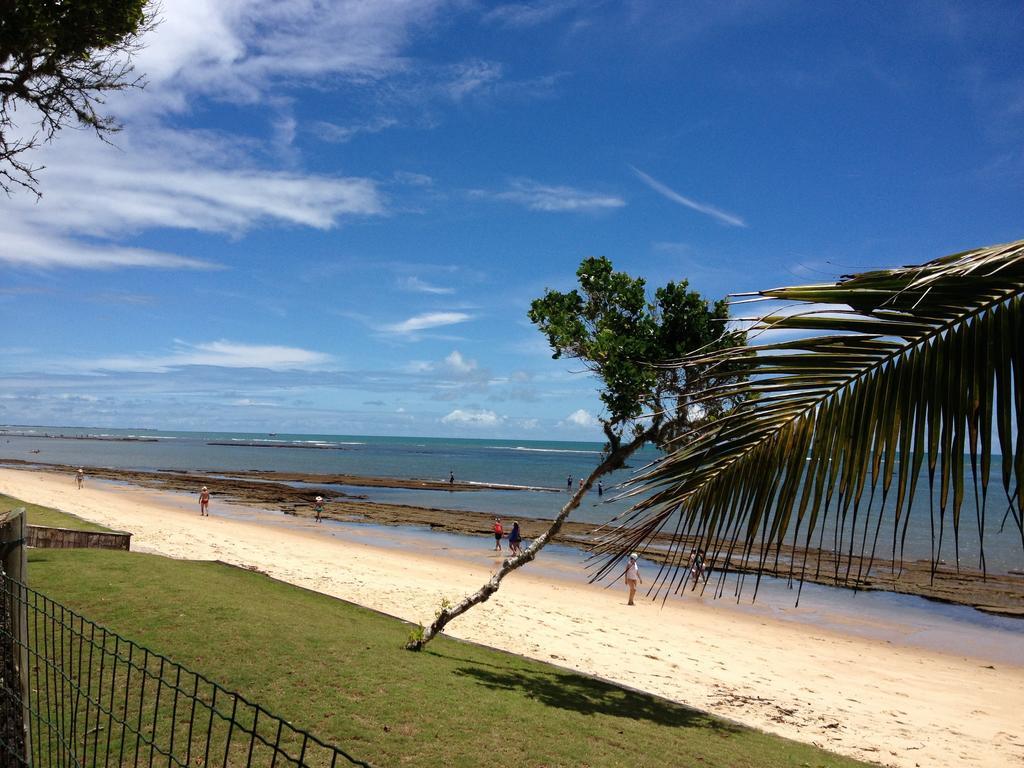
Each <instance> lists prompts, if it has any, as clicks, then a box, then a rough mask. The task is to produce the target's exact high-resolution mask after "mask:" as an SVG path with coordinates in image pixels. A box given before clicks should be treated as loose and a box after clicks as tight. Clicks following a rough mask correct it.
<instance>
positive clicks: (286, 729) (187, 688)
mask: <svg viewBox="0 0 1024 768" xmlns="http://www.w3.org/2000/svg"><path fill="white" fill-rule="evenodd" d="M0 587H2V589H0V653H2V655H3V662H0V699H2V700H0V717H3V723H2V724H0V768H8V766H11V767H12V768H13V766H24V765H30V766H37V767H39V768H44V767H45V768H50V767H54V768H65V767H66V768H78V767H82V768H84V767H85V766H92V767H93V768H95V766H99V765H102V766H104V768H108V766H119V767H120V766H128V765H131V766H139V765H145V766H153V765H159V766H164V765H166V766H168V768H171V767H172V766H182V767H183V768H184V766H189V767H190V768H211V767H212V766H224V767H225V768H226V767H227V766H232V767H234V766H269V768H277V766H281V768H285V767H286V766H295V767H296V768H302V767H304V766H309V767H310V768H337V766H339V765H361V766H366V765H368V764H367V763H364V762H362V761H360V760H357V759H356V758H354V757H352V756H351V755H348V754H347V753H345V752H344V751H342V750H341V749H339V748H337V747H334V746H331V745H330V744H327V743H325V742H323V741H321V740H320V739H318V738H316V737H315V736H312V735H310V734H309V733H307V732H305V731H303V730H300V729H298V728H295V727H293V726H292V725H290V724H289V723H287V722H286V721H284V720H282V719H281V718H279V717H276V716H275V715H273V714H271V713H270V712H268V711H267V710H265V709H264V708H263V707H261V706H259V705H258V704H253V703H252V702H250V701H247V700H246V699H245V698H244V697H242V696H240V695H239V694H237V693H232V692H231V691H228V690H226V689H224V688H222V687H221V686H220V685H218V684H217V683H215V682H213V681H211V680H208V679H207V678H206V677H204V676H203V675H200V674H198V673H196V672H193V671H191V670H189V669H187V668H185V667H183V666H181V665H180V664H176V663H175V662H173V661H171V660H170V659H168V658H166V657H164V656H160V655H159V654H156V653H153V652H151V651H149V650H147V649H145V648H143V647H141V646H139V645H136V644H135V643H133V642H132V641H130V640H126V639H125V638H123V637H120V636H119V635H116V634H114V633H113V632H111V631H109V630H107V629H105V628H104V627H101V626H99V625H97V624H95V623H93V622H91V621H89V620H88V619H86V618H84V617H82V616H80V615H79V614H77V613H75V612H74V611H71V610H69V609H68V608H65V607H64V606H63V605H61V604H59V603H56V602H54V601H53V600H50V599H49V598H48V597H46V596H45V595H43V594H41V593H39V592H36V591H34V590H32V589H29V588H28V587H26V586H25V585H24V584H22V583H20V582H18V581H15V580H13V579H10V578H8V577H7V576H6V575H5V574H3V573H2V572H0ZM19 611H20V612H21V616H22V618H23V619H25V620H26V623H27V628H28V631H27V633H26V632H22V633H21V637H22V639H19V637H18V633H17V632H13V631H12V624H13V623H16V622H12V617H14V616H16V615H17V612H19ZM26 636H27V639H24V638H26ZM18 654H24V655H23V656H22V658H23V659H26V658H27V663H25V664H24V672H23V674H25V675H26V677H27V679H25V680H23V681H21V680H19V679H18V677H17V670H16V668H17V667H18V666H19V665H17V664H15V662H14V661H13V660H14V659H16V658H17V655H18Z"/></svg>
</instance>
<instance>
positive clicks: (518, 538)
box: [508, 522, 523, 555]
mask: <svg viewBox="0 0 1024 768" xmlns="http://www.w3.org/2000/svg"><path fill="white" fill-rule="evenodd" d="M522 540H523V534H521V533H520V532H519V523H518V522H513V523H512V530H511V531H509V533H508V551H509V552H511V553H512V554H513V555H518V554H519V553H520V552H522V551H523V550H522V547H520V546H519V545H520V543H521V542H522Z"/></svg>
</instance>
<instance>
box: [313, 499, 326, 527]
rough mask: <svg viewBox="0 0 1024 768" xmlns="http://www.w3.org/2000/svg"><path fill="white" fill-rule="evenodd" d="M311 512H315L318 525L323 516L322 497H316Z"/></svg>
mask: <svg viewBox="0 0 1024 768" xmlns="http://www.w3.org/2000/svg"><path fill="white" fill-rule="evenodd" d="M313 511H314V512H316V521H317V522H318V523H319V522H321V521H322V520H323V516H324V497H323V496H317V497H316V502H315V503H314V504H313Z"/></svg>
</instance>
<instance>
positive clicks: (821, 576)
mask: <svg viewBox="0 0 1024 768" xmlns="http://www.w3.org/2000/svg"><path fill="white" fill-rule="evenodd" d="M0 466H10V467H12V468H23V469H31V470H37V471H48V472H66V473H69V474H70V473H73V472H74V471H75V470H76V469H77V466H71V465H63V464H46V463H43V462H31V461H24V460H20V459H4V460H0ZM86 475H87V477H90V476H91V477H97V478H103V479H107V480H114V481H119V482H127V483H130V484H133V485H138V486H143V487H147V488H156V489H160V490H172V491H180V492H186V493H195V492H196V491H197V489H198V488H199V487H201V486H202V485H208V486H210V488H211V491H212V494H213V496H214V497H215V498H219V499H220V500H222V501H226V502H228V503H238V504H244V505H247V506H256V507H261V508H264V509H269V510H274V511H278V512H283V513H284V514H287V515H294V516H297V517H312V516H313V514H314V512H313V498H314V497H315V496H317V495H321V496H323V497H324V498H325V499H326V504H325V505H324V506H325V508H324V516H325V517H327V518H330V519H335V520H340V521H344V522H356V523H360V522H362V523H374V524H377V525H394V526H418V527H426V528H429V529H431V530H436V531H444V532H448V533H458V534H464V535H470V536H485V537H490V536H491V535H492V530H491V523H492V522H493V519H494V515H493V514H491V513H488V512H474V511H469V510H453V509H440V508H432V507H420V506H411V505H403V504H389V503H378V502H372V501H369V500H367V499H366V497H365V496H360V495H358V494H350V493H346V492H341V491H338V490H336V488H332V487H329V486H337V485H345V486H351V487H367V488H374V487H376V488H406V489H419V490H432V491H448V492H454V493H458V492H473V491H480V490H486V489H498V490H505V491H509V492H510V493H514V492H515V491H514V490H512V489H510V488H509V486H507V485H498V486H488V485H486V484H478V483H465V482H455V483H448V482H445V481H437V480H421V479H415V478H391V477H362V476H355V475H311V474H305V473H289V472H275V471H259V470H249V471H247V472H208V471H194V472H179V471H160V472H146V471H136V470H122V469H108V468H104V467H86ZM295 482H301V483H304V484H306V485H305V486H304V487H295V486H294V485H289V484H288V483H295ZM534 490H544V491H555V490H556V489H534ZM509 519H511V518H509ZM519 523H520V528H521V530H522V533H523V536H524V538H525V539H526V540H527V541H529V540H532V539H534V538H536V537H537V536H539V535H540V534H541V533H543V532H544V531H545V530H546V529H547V527H548V525H549V524H550V520H544V519H538V518H527V517H521V518H519ZM595 527H596V526H595V525H594V524H592V523H582V522H577V521H573V520H568V521H566V523H565V525H564V526H563V528H562V531H561V533H560V534H559V536H558V537H557V538H556V541H558V542H560V543H563V544H568V545H571V546H577V547H580V548H582V549H584V550H587V549H589V548H590V547H592V546H593V545H594V544H595V542H596V538H595ZM670 540H671V536H670V535H669V534H663V535H661V536H658V537H656V538H655V539H654V541H653V542H652V544H651V546H650V547H648V548H647V549H645V550H643V552H642V554H643V557H644V558H646V559H648V560H651V561H653V562H655V563H659V564H669V565H672V563H669V558H668V557H667V554H666V552H667V545H668V543H669V541H670ZM695 545H696V542H695V541H687V542H686V543H684V545H683V547H682V551H683V552H686V551H688V550H689V549H690V548H691V547H692V546H695ZM713 559H714V558H713V557H709V560H713ZM791 563H802V564H805V566H804V567H805V570H804V572H803V574H801V573H800V571H799V569H798V568H795V567H794V568H793V572H791V571H790V568H791V566H790V564H791ZM848 564H849V567H847V565H848ZM756 565H757V554H756V553H754V554H752V555H750V556H749V559H743V558H740V557H734V558H732V559H731V560H730V562H729V567H728V570H729V571H734V572H740V573H755V572H756ZM867 566H868V563H867V562H865V561H863V560H862V559H861V558H858V557H854V558H853V559H852V561H848V560H847V559H845V558H844V559H842V560H837V558H836V557H835V556H834V555H833V554H832V553H830V552H826V551H822V550H817V549H804V548H800V547H792V546H788V545H787V546H784V547H783V548H782V550H781V553H780V558H779V560H778V563H777V564H776V565H774V566H773V565H772V564H771V563H769V564H768V565H767V567H766V568H765V570H764V573H765V575H770V576H776V577H778V578H782V579H793V580H795V581H799V580H800V578H801V576H802V578H803V580H804V581H807V582H811V583H816V584H823V585H825V586H839V587H843V588H855V589H863V590H877V591H884V592H897V593H902V594H909V595H917V596H919V597H924V598H927V599H930V600H937V601H940V602H945V603H951V604H956V605H966V606H969V607H972V608H976V609H978V610H981V611H985V612H987V613H993V614H997V615H1003V616H1010V617H1015V618H1024V575H1018V574H1016V573H1005V574H997V573H991V572H990V573H988V574H982V573H981V572H980V571H979V570H977V569H970V568H963V567H961V568H960V569H959V571H958V570H957V569H956V568H954V567H951V566H946V565H941V564H940V566H939V567H938V568H937V569H935V570H934V571H933V569H932V564H931V562H930V561H928V560H914V561H907V562H904V563H902V564H899V563H897V564H895V566H894V565H893V564H892V563H890V562H889V561H888V560H885V559H884V558H879V559H877V560H876V561H874V562H872V563H871V564H870V568H871V571H870V575H864V574H863V570H865V569H866V568H867ZM837 574H838V578H837V577H836V575H837ZM858 574H860V576H858ZM713 587H714V578H712V581H711V583H710V584H709V585H708V589H709V590H710V589H712V588H713Z"/></svg>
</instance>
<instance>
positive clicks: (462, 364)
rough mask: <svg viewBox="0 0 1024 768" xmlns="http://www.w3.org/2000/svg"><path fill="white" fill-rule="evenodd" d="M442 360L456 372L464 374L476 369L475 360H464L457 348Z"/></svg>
mask: <svg viewBox="0 0 1024 768" xmlns="http://www.w3.org/2000/svg"><path fill="white" fill-rule="evenodd" d="M444 361H445V363H446V364H447V365H448V367H449V368H451V369H452V370H453V371H455V372H456V373H460V374H465V373H471V372H472V371H475V370H476V360H466V359H465V358H464V357H463V356H462V353H461V352H459V351H458V350H457V349H456V350H453V351H452V353H451V354H450V355H448V357H446V358H445V359H444Z"/></svg>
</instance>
